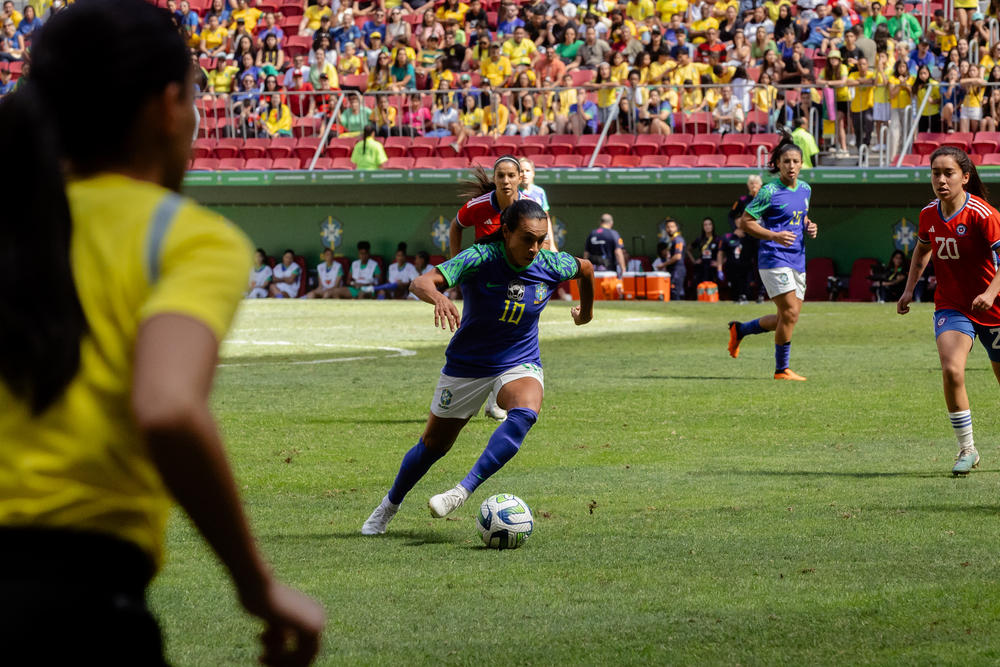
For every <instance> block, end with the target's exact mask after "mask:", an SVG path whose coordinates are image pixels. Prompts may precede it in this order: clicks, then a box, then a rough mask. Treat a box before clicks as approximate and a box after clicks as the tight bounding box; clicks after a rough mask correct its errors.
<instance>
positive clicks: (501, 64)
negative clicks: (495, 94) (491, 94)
mask: <svg viewBox="0 0 1000 667" xmlns="http://www.w3.org/2000/svg"><path fill="white" fill-rule="evenodd" d="M479 72H480V74H482V76H483V78H484V79H489V82H490V83H491V84H493V86H494V87H495V88H501V87H503V85H504V84H505V83H506V82H507V80H508V79H510V77H511V74H513V69H512V68H511V66H510V60H508V59H507V57H506V56H503V55H501V54H500V45H499V44H497V43H495V42H494V43H493V44H490V50H489V56H488V57H487V58H486V60H483V61H482V64H481V65H480V66H479Z"/></svg>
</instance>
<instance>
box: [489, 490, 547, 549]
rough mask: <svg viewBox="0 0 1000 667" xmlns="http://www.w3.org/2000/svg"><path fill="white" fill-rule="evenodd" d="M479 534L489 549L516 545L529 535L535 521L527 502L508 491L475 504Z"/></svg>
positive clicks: (514, 546)
mask: <svg viewBox="0 0 1000 667" xmlns="http://www.w3.org/2000/svg"><path fill="white" fill-rule="evenodd" d="M477 525H478V526H479V534H480V535H482V537H483V544H485V545H486V546H488V547H490V548H491V549H516V548H518V547H519V546H521V545H522V544H524V541H525V540H527V539H528V536H529V535H531V531H532V530H533V529H534V527H535V521H534V519H532V517H531V510H530V509H528V504H527V503H526V502H524V501H523V500H521V499H520V498H518V497H517V496H515V495H512V494H510V493H501V494H498V495H495V496H490V497H489V498H487V499H486V500H484V501H483V504H482V505H480V506H479V521H478V523H477Z"/></svg>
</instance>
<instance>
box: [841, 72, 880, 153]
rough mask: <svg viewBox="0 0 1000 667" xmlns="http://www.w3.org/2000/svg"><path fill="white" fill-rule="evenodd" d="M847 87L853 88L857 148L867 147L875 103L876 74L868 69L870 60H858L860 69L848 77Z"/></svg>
mask: <svg viewBox="0 0 1000 667" xmlns="http://www.w3.org/2000/svg"><path fill="white" fill-rule="evenodd" d="M847 85H848V86H853V87H854V88H855V90H854V99H852V100H851V123H852V124H853V125H854V137H855V144H854V145H855V146H857V147H858V148H861V146H867V145H869V144H870V143H871V139H872V107H873V106H874V103H875V72H874V71H873V70H871V69H869V67H868V59H867V58H865V57H864V56H861V57H860V58H858V69H857V71H855V72H851V73H850V74H848V75H847Z"/></svg>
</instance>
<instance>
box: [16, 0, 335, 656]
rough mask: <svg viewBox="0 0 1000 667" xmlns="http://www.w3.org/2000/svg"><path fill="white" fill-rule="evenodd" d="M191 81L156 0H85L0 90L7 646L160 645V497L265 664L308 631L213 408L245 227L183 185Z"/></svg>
mask: <svg viewBox="0 0 1000 667" xmlns="http://www.w3.org/2000/svg"><path fill="white" fill-rule="evenodd" d="M84 52H86V53H87V54H88V58H80V54H81V53H84ZM92 59H93V60H92ZM91 62H100V63H103V64H102V68H103V69H102V77H101V90H100V91H97V92H99V94H94V92H95V91H94V90H93V88H92V87H93V85H94V84H93V78H92V77H91V76H90V67H91V66H90V63H91ZM193 91H194V85H193V81H192V70H191V67H190V57H189V56H188V53H187V49H186V48H185V45H184V42H183V39H182V38H181V37H180V35H179V34H178V33H177V31H176V29H175V28H174V27H173V24H172V22H171V20H170V17H169V15H168V14H167V12H165V11H163V10H159V9H156V8H155V7H154V6H153V5H151V4H147V3H145V2H142V1H141V0H89V1H88V2H80V3H76V4H74V5H72V6H70V7H69V8H68V9H66V10H65V11H62V12H59V13H57V14H55V15H54V16H53V17H52V18H51V19H50V20H49V22H48V23H47V24H46V25H45V26H44V27H43V28H41V29H40V31H39V34H38V36H37V37H36V39H35V40H34V48H33V49H32V76H31V79H30V81H29V82H28V83H27V84H26V85H25V86H24V87H23V88H22V89H21V90H20V91H18V92H16V93H14V94H12V95H10V96H8V97H6V98H4V100H3V102H2V103H0V147H2V149H3V151H4V152H5V153H7V154H16V155H19V156H20V158H19V160H18V161H17V164H16V165H15V164H14V163H12V162H11V161H7V162H5V163H3V164H2V165H0V180H2V182H3V183H4V184H5V187H8V188H10V189H11V191H13V192H17V193H18V196H17V197H16V198H13V199H12V200H11V201H10V202H8V206H7V208H6V210H5V212H4V216H3V218H2V219H0V244H2V247H3V248H4V249H5V250H7V251H8V252H9V253H10V256H11V257H12V258H15V259H13V260H12V261H9V262H4V263H2V264H0V280H2V282H3V284H4V286H5V289H4V291H3V292H2V293H0V313H3V315H2V321H3V326H2V327H0V405H2V406H3V408H2V409H0V442H2V443H3V445H2V446H0V662H3V663H4V664H12V665H20V664H40V663H41V662H44V663H45V664H59V665H64V664H95V665H156V664H163V663H164V659H163V655H162V645H161V640H160V632H159V628H158V626H157V623H156V620H155V619H154V618H153V616H152V615H151V613H150V612H149V610H148V608H147V606H146V600H145V591H146V587H147V585H148V584H149V581H150V579H151V578H152V577H153V575H154V574H155V573H156V571H157V570H158V569H159V567H160V565H161V564H162V562H163V558H164V554H163V549H164V540H165V535H164V533H165V527H166V522H167V517H168V515H169V512H170V505H171V500H172V499H176V500H177V501H178V502H179V503H180V504H181V506H182V507H184V509H185V510H186V511H187V513H188V514H189V515H190V517H191V519H192V520H193V521H194V523H195V525H196V526H197V527H198V529H199V530H200V531H201V533H202V535H204V537H205V539H206V540H207V541H208V542H209V544H210V545H211V546H212V548H213V549H214V550H215V552H216V554H218V556H219V558H220V559H221V561H222V563H223V564H224V565H225V566H226V568H227V569H228V571H229V573H230V574H231V575H232V577H233V581H234V583H235V585H236V589H237V592H238V594H239V598H240V602H241V603H242V604H243V606H244V608H245V609H246V610H247V611H249V612H250V613H252V614H254V615H255V616H258V617H259V618H261V619H262V620H263V621H264V624H265V628H264V632H263V634H262V640H263V643H264V654H263V656H262V661H263V662H265V663H266V664H282V665H286V664H298V665H303V664H307V663H309V662H311V660H312V658H313V657H314V656H315V654H316V651H317V648H318V639H319V634H320V631H321V629H322V626H323V612H322V610H321V608H320V607H319V606H318V605H317V604H316V603H314V602H313V601H311V600H309V599H308V598H306V597H305V596H303V595H301V594H300V593H298V592H296V591H293V590H292V589H289V588H285V587H284V586H282V585H280V584H279V583H278V582H277V581H276V580H275V579H274V576H273V575H272V574H271V572H270V569H269V568H268V566H267V565H266V563H265V562H264V560H263V558H262V557H261V555H260V553H259V552H258V551H257V548H256V546H255V545H254V541H253V538H252V536H251V534H250V529H249V526H248V524H247V520H246V517H245V515H244V514H243V510H242V508H241V505H240V499H239V495H238V493H237V490H236V486H235V484H234V482H233V478H232V473H231V472H230V469H229V465H228V463H227V461H226V457H225V452H224V450H223V448H222V442H221V439H220V437H219V433H218V430H217V428H216V426H215V423H214V421H213V419H212V416H211V413H210V412H209V409H208V397H209V393H210V391H211V385H212V376H213V372H214V369H215V364H216V360H217V358H218V346H219V341H220V340H222V338H223V336H224V335H225V333H226V330H227V328H228V327H229V324H230V321H231V319H232V316H233V313H234V312H235V309H236V305H237V302H238V301H239V300H240V296H241V293H242V291H243V289H244V288H245V285H246V276H247V272H248V270H249V268H250V262H249V259H250V246H249V245H248V243H247V240H246V238H245V237H244V236H243V235H242V234H240V233H239V232H238V231H237V230H236V229H235V228H234V227H233V226H232V225H230V224H229V223H228V222H226V221H225V220H223V219H221V218H219V217H218V216H216V215H215V214H212V213H211V212H209V211H207V210H205V209H202V208H200V207H198V206H197V205H196V204H194V203H193V202H191V201H189V200H186V199H184V198H182V197H180V196H179V195H178V194H176V193H177V191H178V190H179V189H180V185H181V180H182V178H183V175H184V170H185V167H186V165H187V162H188V159H189V154H190V141H191V136H192V131H193V129H194V122H195V121H194V113H193V107H194V99H193ZM66 99H87V100H88V103H87V104H85V105H82V106H80V105H66V104H65V100H66ZM98 125H100V126H101V127H102V128H105V131H102V132H93V131H92V128H94V127H96V126H98ZM64 173H65V174H67V175H68V176H69V183H68V184H66V183H64V179H63V174H64ZM21 257H31V258H32V260H31V261H32V262H35V261H38V260H41V261H42V262H43V264H44V266H45V267H46V270H45V271H42V272H37V271H29V270H27V269H26V268H25V266H24V265H23V264H22V263H21V262H20V260H18V259H16V258H21ZM39 281H41V284H39ZM36 290H41V293H44V294H45V298H44V299H23V298H22V295H24V294H27V293H29V292H35V291H36Z"/></svg>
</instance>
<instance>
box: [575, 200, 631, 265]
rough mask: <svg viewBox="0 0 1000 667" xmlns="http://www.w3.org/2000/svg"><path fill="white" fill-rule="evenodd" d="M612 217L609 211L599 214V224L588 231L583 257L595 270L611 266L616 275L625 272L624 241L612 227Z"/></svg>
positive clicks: (613, 223)
mask: <svg viewBox="0 0 1000 667" xmlns="http://www.w3.org/2000/svg"><path fill="white" fill-rule="evenodd" d="M614 225H615V220H614V218H612V217H611V214H610V213H603V214H601V225H600V226H599V227H598V228H597V229H595V230H594V231H592V232H590V236H588V237H587V245H586V246H585V248H584V251H583V258H584V259H589V260H590V261H591V263H593V265H594V270H595V271H610V270H612V267H614V270H616V271H617V272H618V277H619V278H621V275H622V274H623V273H624V272H625V243H624V242H623V241H622V237H621V235H620V234H619V233H618V232H616V231H615V230H614V229H612V227H614Z"/></svg>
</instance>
